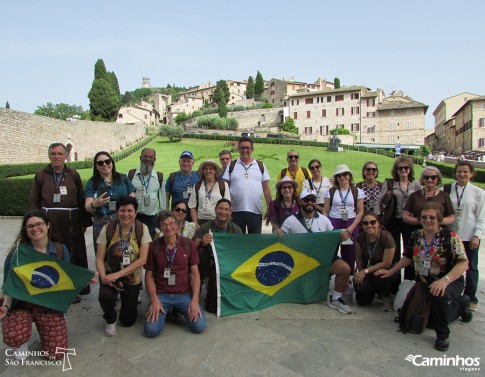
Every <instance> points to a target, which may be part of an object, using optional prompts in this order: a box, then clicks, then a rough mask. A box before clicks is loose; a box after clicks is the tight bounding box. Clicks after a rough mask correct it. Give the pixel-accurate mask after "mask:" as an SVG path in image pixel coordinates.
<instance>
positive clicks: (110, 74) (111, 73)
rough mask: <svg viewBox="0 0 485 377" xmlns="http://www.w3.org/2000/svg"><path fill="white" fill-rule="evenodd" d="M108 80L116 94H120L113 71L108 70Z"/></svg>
mask: <svg viewBox="0 0 485 377" xmlns="http://www.w3.org/2000/svg"><path fill="white" fill-rule="evenodd" d="M108 77H109V82H110V83H111V86H112V87H113V89H114V90H115V92H116V93H117V94H118V95H121V92H120V85H119V83H118V78H117V77H116V74H115V73H114V72H108Z"/></svg>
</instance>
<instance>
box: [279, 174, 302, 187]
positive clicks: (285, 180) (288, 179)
mask: <svg viewBox="0 0 485 377" xmlns="http://www.w3.org/2000/svg"><path fill="white" fill-rule="evenodd" d="M284 183H291V184H292V186H293V189H294V190H296V189H297V188H298V182H295V181H294V180H293V179H291V178H290V177H288V176H287V175H286V176H284V177H283V178H282V179H281V181H279V182H278V183H277V184H276V186H275V187H276V191H278V190H279V189H280V187H281V185H283V184H284Z"/></svg>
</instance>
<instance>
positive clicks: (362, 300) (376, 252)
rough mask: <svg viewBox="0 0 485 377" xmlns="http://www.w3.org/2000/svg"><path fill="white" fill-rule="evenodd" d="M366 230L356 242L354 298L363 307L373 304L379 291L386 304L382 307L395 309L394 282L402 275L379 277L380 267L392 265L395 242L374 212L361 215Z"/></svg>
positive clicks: (390, 309)
mask: <svg viewBox="0 0 485 377" xmlns="http://www.w3.org/2000/svg"><path fill="white" fill-rule="evenodd" d="M361 225H362V228H363V230H364V231H363V232H361V233H360V234H359V238H358V239H357V242H356V243H355V257H356V262H357V269H358V270H359V272H357V273H356V274H355V276H354V290H355V299H356V301H357V303H358V304H359V305H360V306H367V305H370V304H371V302H372V300H373V299H374V296H375V295H376V293H381V294H382V297H383V300H384V303H383V305H382V310H383V311H385V312H392V310H393V303H392V299H391V287H392V285H393V284H392V281H393V280H394V281H395V280H397V279H398V278H399V274H394V275H393V276H391V277H390V278H382V277H379V276H376V275H375V273H376V272H377V271H379V270H380V269H388V268H390V267H391V265H392V261H393V258H394V252H395V250H396V245H395V243H394V239H393V238H392V234H391V233H390V232H387V231H385V230H383V229H381V224H380V222H379V218H378V217H377V215H376V214H375V213H373V212H367V213H366V214H365V215H364V217H363V218H362V221H361Z"/></svg>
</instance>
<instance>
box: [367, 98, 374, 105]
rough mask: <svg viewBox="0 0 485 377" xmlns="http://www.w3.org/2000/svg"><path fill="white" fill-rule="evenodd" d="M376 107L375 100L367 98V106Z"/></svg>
mask: <svg viewBox="0 0 485 377" xmlns="http://www.w3.org/2000/svg"><path fill="white" fill-rule="evenodd" d="M375 105H376V99H375V98H368V99H367V106H375Z"/></svg>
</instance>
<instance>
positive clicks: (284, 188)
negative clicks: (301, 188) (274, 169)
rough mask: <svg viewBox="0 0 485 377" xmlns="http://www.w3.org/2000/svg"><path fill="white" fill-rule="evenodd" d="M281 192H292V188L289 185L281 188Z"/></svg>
mask: <svg viewBox="0 0 485 377" xmlns="http://www.w3.org/2000/svg"><path fill="white" fill-rule="evenodd" d="M281 190H282V191H283V190H288V191H290V190H293V186H291V185H290V186H281Z"/></svg>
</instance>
